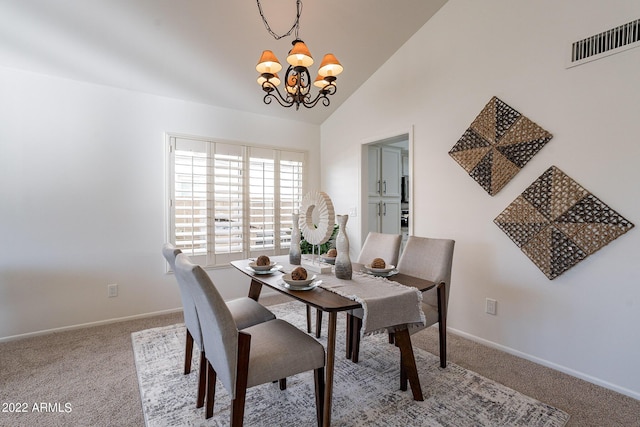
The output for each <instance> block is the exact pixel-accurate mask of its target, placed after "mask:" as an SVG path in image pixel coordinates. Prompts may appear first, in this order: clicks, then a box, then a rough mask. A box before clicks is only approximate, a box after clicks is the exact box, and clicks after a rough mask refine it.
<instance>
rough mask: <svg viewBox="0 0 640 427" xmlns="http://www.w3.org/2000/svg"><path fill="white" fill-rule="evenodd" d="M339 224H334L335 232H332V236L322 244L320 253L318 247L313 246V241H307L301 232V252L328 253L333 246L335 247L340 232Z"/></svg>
mask: <svg viewBox="0 0 640 427" xmlns="http://www.w3.org/2000/svg"><path fill="white" fill-rule="evenodd" d="M338 228H339V227H338V224H336V225H334V226H333V232H332V233H331V237H330V238H329V240H327V241H326V242H325V243H323V244H321V245H320V253H319V254H318V252H317V251H318V248H317V247H316V248H315V249H313V248H312V245H311V243H309V242H307V241H306V240H305V239H304V236H303V235H302V233H301V235H300V236H301V237H300V252H301V253H303V254H310V253H316V254H318V255H321V254H326V253H327V251H328V250H329V249H331V248H335V242H336V235H337V234H338Z"/></svg>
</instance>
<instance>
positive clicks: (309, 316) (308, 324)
mask: <svg viewBox="0 0 640 427" xmlns="http://www.w3.org/2000/svg"><path fill="white" fill-rule="evenodd" d="M307 333H308V334H310V333H311V307H310V306H307Z"/></svg>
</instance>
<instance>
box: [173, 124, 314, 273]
mask: <svg viewBox="0 0 640 427" xmlns="http://www.w3.org/2000/svg"><path fill="white" fill-rule="evenodd" d="M165 136H166V137H165V139H166V153H167V156H166V197H167V203H166V205H167V209H166V221H165V222H166V237H165V239H166V241H168V242H171V243H173V244H174V245H176V246H178V247H179V248H181V249H182V250H183V252H185V253H186V254H188V255H189V256H190V258H191V259H192V260H193V261H194V262H196V263H198V264H200V265H201V266H203V267H207V268H214V267H224V266H228V264H229V262H230V261H233V260H236V259H245V258H249V257H256V256H258V255H268V256H273V255H283V254H286V253H288V251H289V242H290V237H288V236H287V233H288V234H289V235H290V230H291V213H292V212H294V211H297V210H298V207H299V205H300V201H301V199H302V196H303V195H304V193H305V190H306V183H307V176H306V175H307V170H308V163H307V157H308V153H307V151H302V150H292V149H290V148H282V147H272V146H261V145H251V144H246V143H241V142H236V141H227V140H222V139H216V138H204V137H196V136H189V135H183V134H175V133H167V134H166V135H165ZM176 144H177V145H178V146H179V147H190V148H193V150H194V151H195V152H197V153H201V154H202V155H203V156H204V157H203V158H206V174H204V175H198V174H197V173H195V172H193V171H194V170H196V169H197V170H198V171H199V172H202V171H203V168H202V167H200V168H195V169H192V173H191V175H189V173H187V174H182V175H183V176H186V177H191V178H192V177H194V176H195V177H196V178H200V180H201V182H202V185H201V187H202V188H204V186H206V190H205V191H204V192H201V193H199V194H200V195H201V196H202V195H203V194H206V226H204V225H203V226H202V227H201V228H200V236H204V235H205V234H206V242H205V243H204V246H205V248H204V249H201V251H200V252H194V251H193V250H191V249H190V248H189V247H188V245H187V246H184V247H181V246H182V243H181V242H179V241H177V239H176V221H177V217H176V208H178V211H179V212H181V210H180V207H179V203H180V200H177V198H178V199H179V197H177V194H176V185H178V187H180V182H177V181H179V180H177V178H176ZM178 152H181V151H180V150H179V151H178ZM221 153H224V154H221ZM225 154H229V155H230V157H229V158H230V159H234V158H235V156H240V158H241V160H240V161H234V160H230V161H229V164H233V165H236V166H235V167H232V168H231V169H218V171H219V172H221V171H223V172H227V173H228V174H229V175H233V176H230V177H227V175H224V176H222V177H219V176H218V174H216V172H215V169H214V163H215V159H216V155H218V156H223V155H225ZM185 158H189V156H185V157H182V159H185ZM258 159H266V160H263V161H260V160H258ZM252 160H253V161H252ZM271 162H272V163H273V164H272V166H271ZM224 163H225V162H224V161H223V164H224ZM262 164H264V168H262V169H264V170H265V174H266V176H267V177H268V176H271V174H272V173H273V182H271V181H270V180H269V179H267V180H266V184H265V181H262V188H260V185H259V184H258V186H255V185H254V193H253V194H256V193H255V189H258V190H261V191H263V192H266V193H269V194H271V193H272V194H273V198H274V203H273V206H271V207H270V208H269V209H260V208H259V209H254V212H253V213H254V215H253V218H254V221H253V223H254V224H258V225H257V226H252V225H251V223H252V221H251V214H250V212H251V195H252V193H251V191H250V184H251V182H253V184H256V181H255V180H251V179H250V177H249V174H252V173H253V172H252V171H251V168H252V167H253V169H254V170H255V171H256V172H258V171H260V167H261V165H262ZM186 168H187V169H189V167H188V166H187V167H186ZM271 169H273V170H271ZM300 169H301V171H300ZM178 170H180V169H179V168H178ZM234 174H237V175H234ZM240 176H242V178H239V177H240ZM292 177H293V178H292ZM285 178H286V179H285ZM216 179H218V180H220V181H216ZM234 180H235V181H234ZM222 181H224V182H225V183H226V182H240V184H239V185H240V187H241V191H240V192H238V196H239V197H238V198H237V199H236V198H234V197H233V196H232V197H229V198H228V200H227V201H226V203H227V204H226V205H224V207H223V209H218V210H216V209H215V203H216V197H215V196H216V188H218V189H219V188H220V187H215V184H216V183H218V182H222ZM183 185H184V184H183ZM186 185H187V186H188V185H189V184H188V183H187V184H186ZM233 186H236V185H233V184H231V185H230V187H233ZM265 186H266V187H267V188H265ZM224 187H225V185H224V184H223V188H224ZM218 191H220V190H218ZM229 191H233V190H229ZM187 193H188V191H187ZM217 194H218V195H221V194H222V193H217ZM231 194H232V195H233V194H234V193H233V192H232V193H231ZM202 197H205V196H202ZM183 200H184V199H183ZM220 200H221V198H220V197H219V198H218V202H219V203H220ZM234 201H235V202H236V203H235V204H234V203H233V202H234ZM254 201H255V198H254ZM183 203H185V202H183ZM186 204H187V205H189V202H186ZM195 204H197V202H195ZM229 204H233V205H234V206H235V208H233V207H230V206H228V205H229ZM263 205H264V204H263ZM218 206H222V205H221V204H219V205H218ZM258 206H260V203H258ZM189 208H190V209H191V212H192V213H193V212H195V208H193V207H192V206H188V207H187V209H189ZM221 210H224V211H225V212H224V214H222V213H221ZM183 211H184V209H183ZM200 211H202V208H201V209H200ZM256 212H257V213H258V217H256ZM260 212H264V214H263V215H264V216H262V217H260V216H259V215H260ZM181 213H182V212H181ZM217 214H218V215H217ZM220 215H222V216H221V217H225V218H227V219H225V220H223V221H228V224H229V225H228V226H227V227H228V232H229V234H228V235H226V236H227V237H229V239H228V241H229V242H232V241H233V242H235V245H236V246H235V247H234V246H233V245H230V246H229V248H228V251H227V252H220V251H216V241H215V237H216V232H218V233H223V234H224V233H226V232H227V230H225V229H224V226H223V227H220V226H219V225H220V224H224V222H221V221H220V218H218V216H220ZM269 215H272V217H269ZM240 216H241V217H240ZM265 216H266V217H265ZM182 218H184V215H182ZM216 219H218V221H216ZM260 220H261V221H260ZM178 221H179V219H178ZM193 221H195V220H193V219H192V220H191V223H189V220H187V221H186V223H187V226H191V229H194V228H196V227H193ZM233 223H236V224H238V225H237V228H236V227H234V226H233V225H232V224H233ZM178 227H179V224H178ZM205 228H206V233H205V231H204V230H205ZM232 229H233V230H235V231H232ZM233 233H236V234H235V235H233ZM261 236H262V237H261ZM276 236H280V237H279V238H276ZM252 237H253V238H252ZM234 238H235V240H234ZM192 239H195V238H192ZM238 245H239V246H240V247H238ZM222 246H223V245H222V244H219V248H221V247H222ZM232 248H233V249H232ZM234 249H235V250H234Z"/></svg>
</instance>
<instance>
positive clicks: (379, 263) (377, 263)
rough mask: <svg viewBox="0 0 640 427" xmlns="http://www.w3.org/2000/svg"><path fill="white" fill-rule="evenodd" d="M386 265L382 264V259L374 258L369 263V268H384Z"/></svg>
mask: <svg viewBox="0 0 640 427" xmlns="http://www.w3.org/2000/svg"><path fill="white" fill-rule="evenodd" d="M386 266H387V264H386V263H385V262H384V260H383V259H382V258H374V259H373V261H371V268H385V267H386Z"/></svg>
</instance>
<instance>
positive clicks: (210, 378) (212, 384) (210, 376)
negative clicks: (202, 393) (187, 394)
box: [205, 361, 218, 419]
mask: <svg viewBox="0 0 640 427" xmlns="http://www.w3.org/2000/svg"><path fill="white" fill-rule="evenodd" d="M217 378H218V374H216V371H215V369H213V366H212V365H211V363H209V361H207V407H206V410H205V418H207V419H209V418H211V417H212V416H213V404H214V401H215V400H216V379H217Z"/></svg>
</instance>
